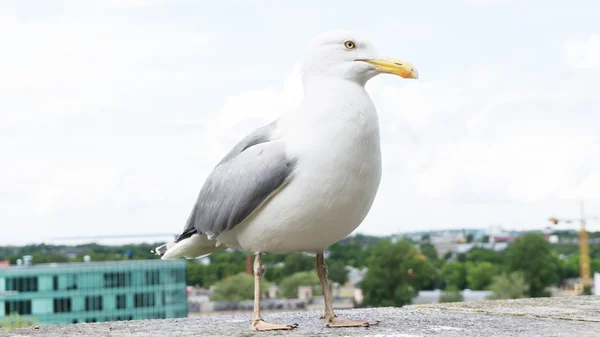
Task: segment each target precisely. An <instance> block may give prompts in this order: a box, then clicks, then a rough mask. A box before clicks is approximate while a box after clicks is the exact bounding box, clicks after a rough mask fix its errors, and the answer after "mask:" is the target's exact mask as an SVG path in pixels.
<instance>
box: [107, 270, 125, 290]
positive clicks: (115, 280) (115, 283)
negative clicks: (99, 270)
mask: <svg viewBox="0 0 600 337" xmlns="http://www.w3.org/2000/svg"><path fill="white" fill-rule="evenodd" d="M130 280H131V274H130V273H124V272H121V273H105V274H104V287H105V288H120V287H128V286H129V284H130Z"/></svg>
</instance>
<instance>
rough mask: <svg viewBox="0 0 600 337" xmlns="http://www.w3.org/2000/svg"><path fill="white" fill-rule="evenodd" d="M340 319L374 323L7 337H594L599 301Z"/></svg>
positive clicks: (206, 321)
mask: <svg viewBox="0 0 600 337" xmlns="http://www.w3.org/2000/svg"><path fill="white" fill-rule="evenodd" d="M337 314H338V316H342V317H345V318H355V319H358V318H370V319H378V320H380V321H381V323H380V324H379V325H377V326H372V327H369V328H366V329H365V328H358V329H354V328H345V329H330V328H325V327H323V321H322V320H320V319H319V317H320V315H321V310H318V311H299V312H283V313H270V312H264V313H263V318H265V319H266V320H272V321H277V322H282V323H298V324H299V327H298V328H297V329H296V330H294V331H285V332H261V333H252V332H250V331H249V330H248V325H249V320H250V317H251V314H250V313H249V314H244V315H213V316H203V317H197V318H184V319H165V320H145V321H122V322H107V323H91V324H87V323H86V324H75V325H54V326H40V327H38V328H34V327H28V328H21V329H13V330H10V331H6V332H7V335H8V336H12V337H17V336H21V337H23V336H32V337H33V336H44V337H46V336H47V337H63V336H91V337H94V336H111V337H118V336H134V335H139V336H160V337H165V336H167V337H168V336H209V335H210V336H403V337H417V336H449V337H452V336H459V337H469V336H487V337H495V336H547V337H551V336H577V337H584V336H598V329H600V296H574V297H551V298H537V299H519V300H505V301H480V302H462V303H445V304H432V305H412V306H405V307H402V308H375V309H350V310H338V311H337Z"/></svg>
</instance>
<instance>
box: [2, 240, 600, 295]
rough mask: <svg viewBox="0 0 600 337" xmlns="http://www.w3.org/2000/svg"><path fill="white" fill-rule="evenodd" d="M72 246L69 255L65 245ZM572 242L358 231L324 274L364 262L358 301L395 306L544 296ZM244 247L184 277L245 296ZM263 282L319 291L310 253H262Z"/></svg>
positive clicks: (36, 248) (132, 249)
mask: <svg viewBox="0 0 600 337" xmlns="http://www.w3.org/2000/svg"><path fill="white" fill-rule="evenodd" d="M155 246H157V244H139V245H124V246H103V245H97V244H89V245H80V246H75V247H68V246H52V245H31V246H23V247H0V257H4V258H6V259H9V260H10V261H11V263H12V264H14V263H15V262H16V260H17V259H18V258H21V257H22V256H23V255H32V256H33V261H34V263H48V262H69V261H73V260H75V261H81V260H82V259H83V256H85V255H89V256H90V257H91V258H92V261H116V260H128V259H133V260H136V259H140V260H145V259H157V258H158V257H157V256H155V255H153V254H152V253H150V250H151V249H152V248H153V247H155ZM69 251H70V254H74V255H75V258H74V259H71V258H70V257H69V256H68V255H66V253H65V252H69ZM578 251H579V248H578V246H577V245H575V244H550V243H549V242H548V241H547V240H545V238H544V236H543V235H542V234H538V233H535V232H530V233H525V234H524V235H522V236H520V237H519V238H517V239H516V240H515V241H514V242H513V243H512V244H510V245H509V247H508V248H507V249H506V250H504V251H502V252H496V251H494V250H490V249H486V248H482V247H475V248H472V249H471V250H469V251H468V252H466V253H463V254H452V253H447V254H445V255H443V256H438V252H437V251H436V249H435V246H433V245H431V244H427V243H418V242H411V241H409V240H407V239H400V240H397V241H394V240H392V239H390V238H382V237H374V236H367V235H361V234H357V235H354V236H351V237H348V238H346V239H344V240H342V241H340V242H338V243H336V244H334V245H332V246H331V247H329V248H328V256H327V261H326V262H327V265H328V271H329V273H328V274H329V279H330V281H331V282H332V283H333V282H336V283H339V284H344V283H346V282H347V281H348V270H347V268H346V266H350V267H354V268H358V269H363V268H366V274H365V276H364V278H363V279H362V281H361V282H360V284H358V286H359V287H360V288H361V289H362V290H363V295H364V304H365V305H369V306H390V305H392V306H401V305H405V304H409V303H411V300H412V299H413V298H414V297H415V296H416V295H417V293H418V292H419V291H420V290H433V289H442V290H444V291H446V292H447V294H448V296H449V297H452V296H454V295H452V294H453V293H454V294H456V292H458V291H460V290H463V289H471V290H492V291H493V293H494V297H495V298H518V297H540V296H548V295H549V294H548V292H547V288H548V286H550V285H558V284H559V283H560V282H561V280H564V279H567V278H576V277H578V276H579V253H578ZM590 256H591V270H592V273H593V272H600V248H599V247H598V245H591V246H590ZM246 258H247V254H246V253H244V252H242V251H224V252H219V253H215V254H212V255H209V256H208V257H207V259H208V260H209V261H210V263H208V264H204V263H199V261H198V260H188V262H187V273H186V281H187V284H188V285H199V286H202V287H205V288H208V287H211V286H213V285H215V286H216V290H215V292H214V293H213V300H242V299H251V298H252V282H253V279H252V276H251V275H248V274H246ZM263 262H264V264H265V266H266V270H265V275H264V279H265V282H264V284H265V290H264V292H263V293H265V292H266V289H268V286H269V285H271V284H277V285H278V287H279V291H280V292H279V294H278V295H279V296H281V297H295V296H296V295H297V288H298V286H299V285H307V286H313V294H317V295H318V294H319V293H320V286H319V281H318V278H317V275H316V272H315V259H314V256H312V255H310V254H303V253H291V254H264V256H263Z"/></svg>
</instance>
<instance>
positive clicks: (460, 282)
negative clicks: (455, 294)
mask: <svg viewBox="0 0 600 337" xmlns="http://www.w3.org/2000/svg"><path fill="white" fill-rule="evenodd" d="M440 273H441V278H442V280H444V281H445V282H446V287H454V288H456V289H459V290H463V289H465V287H466V286H467V270H466V268H465V264H464V263H460V262H457V261H453V262H448V263H446V264H444V265H443V266H442V270H441V272H440Z"/></svg>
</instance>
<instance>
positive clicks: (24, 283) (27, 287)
mask: <svg viewBox="0 0 600 337" xmlns="http://www.w3.org/2000/svg"><path fill="white" fill-rule="evenodd" d="M5 285H6V290H7V291H18V292H31V291H37V290H38V279H37V277H8V278H6V280H5Z"/></svg>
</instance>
